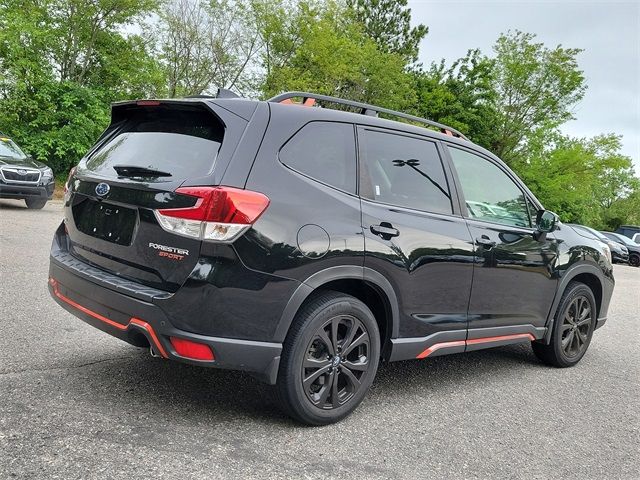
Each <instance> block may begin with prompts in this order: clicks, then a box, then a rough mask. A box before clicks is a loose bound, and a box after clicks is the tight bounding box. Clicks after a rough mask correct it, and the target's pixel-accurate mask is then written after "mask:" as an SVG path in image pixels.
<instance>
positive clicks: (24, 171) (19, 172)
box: [18, 169, 27, 175]
mask: <svg viewBox="0 0 640 480" xmlns="http://www.w3.org/2000/svg"><path fill="white" fill-rule="evenodd" d="M26 174H27V171H26V170H22V169H20V170H18V175H26Z"/></svg>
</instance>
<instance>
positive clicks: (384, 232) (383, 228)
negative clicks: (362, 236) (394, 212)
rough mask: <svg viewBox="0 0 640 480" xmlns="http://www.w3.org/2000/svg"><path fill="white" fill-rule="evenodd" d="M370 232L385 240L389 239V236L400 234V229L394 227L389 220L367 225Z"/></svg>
mask: <svg viewBox="0 0 640 480" xmlns="http://www.w3.org/2000/svg"><path fill="white" fill-rule="evenodd" d="M369 230H371V233H373V234H374V235H378V236H379V237H382V238H383V239H385V240H389V239H390V238H391V237H397V236H398V235H400V231H399V230H398V229H397V228H394V227H393V225H391V224H390V223H389V222H382V223H381V224H380V225H371V226H370V227H369Z"/></svg>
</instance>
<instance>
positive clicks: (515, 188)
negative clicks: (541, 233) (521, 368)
mask: <svg viewBox="0 0 640 480" xmlns="http://www.w3.org/2000/svg"><path fill="white" fill-rule="evenodd" d="M448 152H449V154H450V156H451V160H452V163H453V165H454V167H455V169H456V173H457V177H458V180H459V184H460V188H461V190H462V192H461V193H462V195H461V197H463V198H464V203H465V204H466V210H467V214H466V216H467V220H468V225H469V231H470V232H471V236H472V238H473V240H474V243H475V262H474V263H475V267H474V276H473V287H472V289H471V299H470V301H469V339H474V338H481V337H483V338H487V337H500V336H508V335H512V334H521V335H523V337H524V336H525V335H526V334H530V335H533V336H534V337H535V338H539V337H540V336H541V335H542V333H543V332H544V327H545V324H546V321H547V315H548V313H549V309H550V308H551V302H552V301H553V298H554V294H555V291H556V287H557V281H558V280H557V278H555V277H554V276H553V275H552V272H553V268H552V265H553V264H554V262H555V261H556V259H557V257H558V250H557V243H556V241H555V239H554V238H553V235H548V236H547V238H546V239H545V240H543V241H538V240H536V239H534V236H533V233H534V228H533V227H534V223H535V211H536V210H537V208H536V207H535V206H534V203H533V200H532V199H531V198H529V196H528V194H527V193H525V191H524V190H523V189H522V188H521V187H520V185H518V183H517V181H516V180H515V178H514V177H512V174H511V173H509V172H508V171H507V170H506V169H504V168H503V167H502V166H500V165H499V164H498V163H497V162H494V161H493V160H491V159H489V158H486V157H483V156H480V155H477V154H475V153H473V152H471V151H470V150H466V149H462V148H458V147H453V146H452V145H451V146H449V147H448ZM472 344H473V343H472Z"/></svg>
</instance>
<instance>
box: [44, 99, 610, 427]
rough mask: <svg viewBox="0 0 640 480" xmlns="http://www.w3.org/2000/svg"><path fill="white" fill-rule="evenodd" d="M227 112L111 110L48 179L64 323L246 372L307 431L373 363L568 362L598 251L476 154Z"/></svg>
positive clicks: (342, 127) (55, 290)
mask: <svg viewBox="0 0 640 480" xmlns="http://www.w3.org/2000/svg"><path fill="white" fill-rule="evenodd" d="M230 97H231V95H229V94H227V93H225V92H222V93H221V94H219V95H218V97H199V98H187V99H181V100H141V101H131V102H123V103H116V104H114V105H113V107H112V120H111V124H110V126H109V127H108V129H107V130H106V131H105V132H104V134H103V135H102V136H101V137H100V139H99V140H98V141H97V143H96V145H95V146H94V147H93V148H92V149H91V150H90V151H89V152H88V153H87V155H86V156H85V157H84V158H83V159H82V160H81V161H80V163H79V164H78V166H77V168H76V169H74V170H73V171H72V172H71V174H70V176H69V179H68V182H67V189H66V193H65V207H64V212H65V216H64V221H63V222H62V224H61V225H60V227H59V228H58V229H57V231H56V233H55V236H54V240H53V245H52V249H51V263H50V273H49V290H50V292H51V295H52V297H53V298H54V299H55V301H56V302H58V303H59V304H60V305H61V306H62V307H63V308H65V309H66V310H68V311H69V312H71V313H72V314H74V315H75V316H77V317H79V318H80V319H82V320H84V321H85V322H87V323H89V324H90V325H92V326H94V327H96V328H98V329H100V330H103V331H105V332H107V333H109V334H111V335H113V336H115V337H117V338H119V339H121V340H124V341H126V342H129V343H130V344H133V345H135V346H138V347H147V348H150V349H151V352H152V354H153V355H155V356H158V357H162V358H165V359H171V360H178V361H181V362H186V363H191V364H195V365H201V366H208V367H217V368H226V369H235V370H243V371H246V372H250V373H251V374H253V375H255V376H256V377H257V378H259V379H261V380H262V381H264V382H267V383H268V384H272V385H275V387H274V389H275V391H276V392H277V396H278V398H279V400H280V402H281V404H282V406H283V409H284V410H285V411H286V412H287V413H288V414H289V415H291V416H292V417H294V418H295V419H297V420H299V421H301V422H304V423H308V424H313V425H321V424H327V423H331V422H335V421H338V420H340V419H341V418H343V417H345V416H346V415H348V414H349V413H351V412H352V411H353V410H354V409H355V408H356V407H357V406H358V404H359V403H360V402H361V401H362V399H363V397H364V396H365V394H366V392H367V390H368V389H369V387H370V385H371V383H372V381H373V379H374V377H375V374H376V370H377V368H378V365H379V362H380V361H386V362H394V361H398V360H409V359H426V358H430V357H434V356H436V355H444V354H452V353H459V352H469V351H474V350H478V349H483V348H489V347H496V346H502V345H507V344H515V343H521V342H522V343H524V342H527V343H531V345H532V348H533V351H534V352H535V354H536V355H537V357H538V358H540V360H541V361H543V362H544V363H547V364H549V365H553V366H556V367H569V366H572V365H575V364H576V363H577V362H578V361H579V360H580V359H581V358H582V356H583V355H584V354H585V351H586V350H587V347H588V346H589V343H590V341H591V338H592V335H593V332H594V330H595V329H596V328H598V327H600V326H601V325H602V324H603V323H604V322H605V321H606V318H607V310H608V307H609V300H610V298H611V294H612V291H613V285H614V280H613V275H612V266H611V256H610V255H611V254H610V251H609V250H608V247H607V246H606V245H604V244H603V243H601V242H599V241H597V240H596V239H594V238H588V237H587V236H584V235H582V234H581V233H580V232H576V231H575V230H574V229H572V228H571V227H569V226H566V225H563V224H562V223H560V221H559V220H558V218H557V216H556V215H555V214H553V213H552V212H549V211H545V210H544V209H543V207H542V205H541V204H540V202H539V201H538V200H537V199H536V197H535V196H534V195H533V194H532V193H531V191H529V189H528V188H527V187H526V186H525V185H524V184H523V183H522V182H521V181H520V180H519V179H518V177H517V176H516V175H515V174H514V173H513V172H512V171H511V170H509V168H507V166H506V165H505V164H504V163H503V162H502V161H500V160H499V159H498V158H496V157H495V156H494V155H492V154H491V153H490V152H488V151H486V150H484V149H483V148H481V147H479V146H477V145H475V144H473V143H472V142H470V141H469V140H467V139H466V138H465V137H464V136H463V135H462V134H461V133H459V132H457V131H455V130H453V129H451V128H449V127H447V126H445V125H441V124H439V123H436V122H432V121H429V120H426V119H421V118H417V117H413V116H411V115H407V114H404V113H401V112H394V111H390V110H386V109H383V108H379V107H375V106H372V105H366V104H361V103H356V102H351V101H347V100H342V99H338V98H334V97H326V96H322V95H314V94H310V93H303V92H291V93H287V94H283V95H279V96H278V97H274V98H273V99H271V100H269V101H253V100H246V99H241V98H230ZM379 114H383V115H384V116H386V117H394V118H398V119H402V120H408V121H410V122H411V124H409V123H406V122H400V121H394V120H391V119H384V118H380V117H379ZM416 123H421V124H424V125H425V126H426V127H430V128H425V127H421V126H417V125H416ZM434 128H436V129H438V130H439V131H436V130H434Z"/></svg>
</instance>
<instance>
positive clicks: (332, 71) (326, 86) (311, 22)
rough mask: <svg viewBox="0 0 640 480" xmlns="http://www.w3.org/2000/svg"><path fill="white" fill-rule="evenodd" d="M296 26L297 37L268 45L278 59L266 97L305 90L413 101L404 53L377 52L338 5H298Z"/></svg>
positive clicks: (397, 103) (382, 101) (394, 102)
mask: <svg viewBox="0 0 640 480" xmlns="http://www.w3.org/2000/svg"><path fill="white" fill-rule="evenodd" d="M296 25H298V31H297V32H296V33H295V37H293V38H295V40H293V41H291V42H285V41H278V42H273V44H271V45H270V46H269V48H270V56H271V57H272V58H278V59H281V63H280V62H278V63H274V62H272V63H271V65H270V68H269V71H268V73H267V76H266V79H265V84H264V94H265V96H270V95H273V94H276V93H278V92H281V91H283V90H306V91H313V92H317V93H322V94H326V95H335V96H339V97H342V98H349V99H352V100H356V101H363V102H368V103H375V104H378V105H383V106H386V107H388V108H395V109H403V108H407V107H408V106H409V105H411V104H412V103H413V101H414V99H415V97H414V94H413V90H412V88H411V78H410V77H409V75H408V74H407V73H406V72H405V69H404V66H405V62H404V59H403V58H402V56H401V55H398V54H394V53H387V52H383V51H381V50H380V49H379V48H378V46H377V45H376V43H375V42H374V41H373V40H371V39H370V38H368V37H367V36H366V35H365V34H364V33H363V31H362V27H361V25H360V24H359V23H358V22H355V21H354V20H353V19H352V18H351V17H350V16H349V15H347V14H346V12H345V10H344V9H343V8H342V7H341V6H340V5H338V4H335V3H331V2H330V3H328V5H327V6H326V7H325V8H322V9H315V8H313V7H312V6H311V5H307V6H306V7H303V8H301V9H300V10H298V12H297V18H296ZM287 28H288V26H287V25H285V26H284V29H285V30H286V29H287ZM281 30H282V29H281ZM280 48H284V49H285V51H279V49H280Z"/></svg>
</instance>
